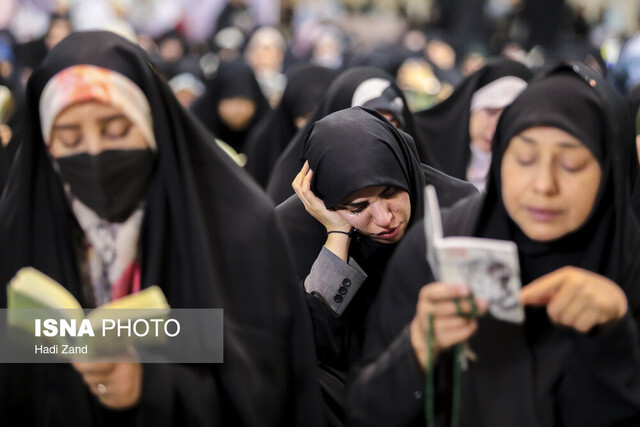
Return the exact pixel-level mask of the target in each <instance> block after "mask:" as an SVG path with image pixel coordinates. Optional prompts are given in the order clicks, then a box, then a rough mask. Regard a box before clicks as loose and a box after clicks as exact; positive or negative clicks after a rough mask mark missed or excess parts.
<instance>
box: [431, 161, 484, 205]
mask: <svg viewBox="0 0 640 427" xmlns="http://www.w3.org/2000/svg"><path fill="white" fill-rule="evenodd" d="M422 173H423V174H424V178H425V182H426V184H427V185H428V184H431V185H433V186H434V187H435V188H436V193H438V200H439V202H440V206H443V207H448V206H451V205H453V204H454V203H456V202H457V201H459V200H461V199H463V198H465V197H467V196H469V195H471V194H478V189H477V188H476V187H475V186H474V185H473V184H471V183H469V182H467V181H463V180H461V179H458V178H454V177H452V176H450V175H447V174H446V173H444V172H440V171H439V170H437V169H434V168H432V167H430V166H427V165H422Z"/></svg>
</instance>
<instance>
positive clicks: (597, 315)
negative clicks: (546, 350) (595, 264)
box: [520, 267, 628, 333]
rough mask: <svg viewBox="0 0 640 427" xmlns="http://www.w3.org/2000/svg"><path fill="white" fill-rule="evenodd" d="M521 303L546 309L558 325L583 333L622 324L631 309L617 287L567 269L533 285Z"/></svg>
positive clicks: (522, 294) (595, 276) (524, 292)
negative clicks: (615, 323) (613, 324)
mask: <svg viewBox="0 0 640 427" xmlns="http://www.w3.org/2000/svg"><path fill="white" fill-rule="evenodd" d="M520 302H521V303H522V304H524V305H527V304H530V305H546V306H547V313H548V314H549V318H550V319H551V320H552V321H553V322H554V323H556V324H559V325H564V326H569V327H571V328H573V329H576V330H578V331H580V332H583V333H585V332H588V331H589V330H591V328H593V327H594V326H597V325H604V324H607V323H611V322H615V321H617V320H619V319H620V318H622V317H623V316H624V314H625V313H626V312H627V305H628V304H627V297H626V296H625V294H624V292H623V291H622V289H620V287H619V286H618V285H617V284H616V283H614V282H612V281H611V280H609V279H607V278H606V277H603V276H601V275H599V274H597V273H593V272H590V271H587V270H583V269H581V268H577V267H563V268H560V269H558V270H555V271H553V272H551V273H548V274H545V275H544V276H542V277H540V278H538V279H536V280H534V281H533V282H531V283H529V284H528V285H527V286H525V287H524V288H522V290H521V291H520Z"/></svg>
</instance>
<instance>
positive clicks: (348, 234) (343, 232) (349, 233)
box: [327, 230, 353, 237]
mask: <svg viewBox="0 0 640 427" xmlns="http://www.w3.org/2000/svg"><path fill="white" fill-rule="evenodd" d="M331 233H340V234H346V235H347V236H349V237H351V234H353V231H339V230H332V231H327V236H328V235H329V234H331Z"/></svg>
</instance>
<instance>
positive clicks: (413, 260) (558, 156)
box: [349, 63, 640, 427]
mask: <svg viewBox="0 0 640 427" xmlns="http://www.w3.org/2000/svg"><path fill="white" fill-rule="evenodd" d="M631 139H632V132H631V126H630V121H629V117H628V113H627V112H626V111H625V108H624V104H623V103H622V100H621V99H620V98H619V97H617V95H616V94H615V93H614V91H613V90H612V89H611V88H610V87H609V86H608V84H607V83H606V82H605V81H604V80H603V79H602V78H601V77H600V76H599V75H598V74H597V73H596V72H594V71H593V70H591V69H589V68H588V67H586V66H585V65H580V64H577V63H576V64H573V65H571V66H561V67H559V68H557V69H555V70H553V71H552V72H551V73H550V74H549V75H548V76H546V77H544V78H542V79H540V80H539V81H536V82H533V83H531V84H530V85H529V87H528V88H527V90H526V91H525V92H523V93H522V94H521V95H520V97H519V98H518V99H516V100H515V101H514V103H513V104H512V105H511V106H509V107H507V109H506V110H505V111H504V113H503V115H502V117H501V119H500V122H499V124H498V128H497V131H496V135H495V138H494V140H493V144H494V146H493V156H494V163H493V164H492V168H491V173H490V177H489V183H488V189H487V194H486V195H479V196H475V197H474V196H472V197H470V198H467V199H465V200H463V201H461V202H459V203H458V204H456V205H454V206H453V207H452V208H451V210H449V211H448V212H445V213H444V214H443V226H444V230H445V235H471V236H478V237H487V238H495V239H502V240H510V241H513V242H515V243H516V245H517V248H518V255H519V260H520V278H521V282H522V284H523V288H522V289H521V291H520V295H519V300H520V303H521V304H523V306H524V309H525V316H526V318H525V321H524V323H522V324H516V323H507V322H503V321H499V320H497V319H496V318H494V317H492V316H490V315H485V316H484V317H481V318H480V319H473V318H467V317H464V316H462V315H461V313H460V312H461V311H462V312H463V313H462V314H464V312H465V311H467V310H469V307H468V306H467V304H466V302H464V303H463V304H462V306H461V307H460V309H459V310H457V309H456V299H458V298H462V297H466V296H468V295H469V292H470V291H469V289H468V288H467V287H466V285H464V284H450V283H439V282H434V280H433V277H432V275H431V272H430V269H429V266H428V265H427V262H426V260H425V250H426V248H425V237H424V231H423V230H422V227H421V226H416V227H415V228H414V229H412V231H411V232H410V233H409V235H408V236H407V237H406V238H405V239H404V241H403V243H402V244H401V245H400V247H399V248H398V250H397V251H396V252H395V254H394V258H393V259H392V260H391V262H390V264H389V267H388V268H387V271H386V276H385V279H384V283H383V285H382V288H381V290H380V296H379V297H378V302H379V303H378V305H377V306H376V307H375V308H374V309H372V314H371V317H370V320H371V321H370V322H369V324H368V329H367V336H366V338H365V348H364V355H363V359H362V368H361V369H360V370H359V371H358V374H357V379H356V380H355V381H354V386H353V388H352V390H351V394H350V399H349V410H350V414H349V415H350V416H351V418H352V421H353V424H354V425H388V424H390V423H392V424H393V425H398V426H400V425H416V426H418V425H424V422H425V403H427V402H425V394H426V393H425V383H424V382H423V381H424V380H425V369H426V367H427V366H429V365H428V363H431V362H435V366H434V367H433V371H432V372H430V373H429V374H428V376H427V379H430V380H431V379H432V380H433V391H434V396H433V400H431V399H429V402H432V403H433V404H434V405H435V406H434V413H435V421H436V425H449V421H450V418H451V417H452V416H453V415H457V416H459V421H460V423H459V425H464V426H516V425H517V426H581V427H582V426H612V425H638V424H639V423H640V345H639V335H638V324H637V319H638V314H639V313H640V263H638V253H639V252H638V251H639V249H640V239H639V237H640V231H639V228H638V224H637V222H636V221H635V218H634V216H633V213H632V211H631V209H630V207H629V187H628V186H629V179H628V167H629V164H630V163H629V162H631V161H632V159H630V157H631V156H630V153H631V143H630V142H631ZM425 284H426V285H425ZM495 285H496V286H499V284H498V283H496V284H495ZM475 302H476V305H477V306H478V309H480V310H481V311H482V310H484V309H485V308H486V304H487V303H486V301H481V300H479V299H478V298H476V301H475ZM430 325H432V326H433V329H432V330H431V326H430ZM431 332H433V334H431ZM428 335H431V336H432V340H429V339H428V338H427V337H428ZM466 340H468V344H469V347H470V349H471V351H473V352H474V353H475V357H473V358H471V359H470V360H468V368H467V369H466V370H463V371H462V374H461V377H460V382H459V386H460V388H459V389H458V390H459V394H458V396H459V397H460V400H459V410H457V411H456V413H455V414H453V413H452V412H451V410H452V405H453V406H456V402H455V401H454V400H453V399H452V389H455V388H456V387H455V385H456V382H455V381H453V380H452V378H454V376H453V373H452V364H453V363H454V361H453V360H452V351H451V347H452V346H453V345H455V344H457V343H461V342H463V341H466ZM429 341H430V342H429ZM428 359H430V360H428ZM429 375H430V376H429ZM427 390H430V388H427Z"/></svg>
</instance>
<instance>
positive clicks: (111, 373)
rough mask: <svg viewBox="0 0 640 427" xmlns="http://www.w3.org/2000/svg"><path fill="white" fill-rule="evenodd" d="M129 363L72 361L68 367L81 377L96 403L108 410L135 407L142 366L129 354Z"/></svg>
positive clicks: (137, 399)
mask: <svg viewBox="0 0 640 427" xmlns="http://www.w3.org/2000/svg"><path fill="white" fill-rule="evenodd" d="M126 357H127V358H131V362H120V363H106V362H74V363H72V364H71V365H72V366H73V367H74V369H75V370H76V371H78V372H79V373H80V374H81V375H82V379H83V380H84V382H85V383H86V384H87V386H88V387H89V390H91V392H92V393H93V394H95V395H96V397H97V398H98V400H100V403H102V404H103V405H104V406H106V407H108V408H110V409H127V408H131V407H133V406H135V405H136V404H137V403H138V401H139V400H140V394H141V392H142V365H141V364H140V363H139V362H138V359H137V357H136V356H135V355H133V354H130V353H129V354H127V355H126Z"/></svg>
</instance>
